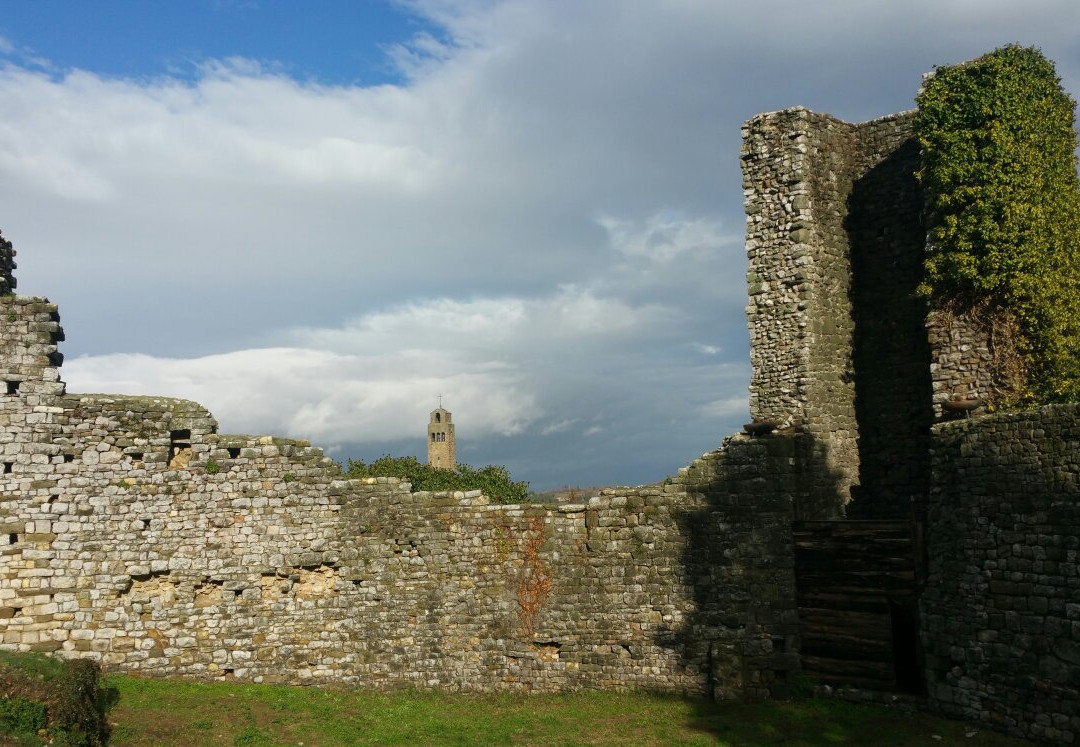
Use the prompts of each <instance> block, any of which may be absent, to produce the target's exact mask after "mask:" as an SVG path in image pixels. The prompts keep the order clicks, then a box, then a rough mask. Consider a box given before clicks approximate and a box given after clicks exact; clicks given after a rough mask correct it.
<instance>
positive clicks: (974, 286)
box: [915, 45, 1080, 403]
mask: <svg viewBox="0 0 1080 747" xmlns="http://www.w3.org/2000/svg"><path fill="white" fill-rule="evenodd" d="M918 105H919V110H918V114H917V116H916V125H915V126H916V133H917V135H918V138H919V142H920V143H921V145H922V148H923V153H924V157H923V166H922V170H921V173H920V178H921V180H922V182H923V184H924V186H925V187H926V191H927V194H928V199H929V205H928V207H929V218H930V226H929V238H930V252H929V254H928V256H927V259H926V276H925V281H924V283H923V284H922V286H921V288H920V291H921V293H922V294H923V295H924V296H925V297H927V298H928V299H929V300H930V302H931V305H932V306H937V307H944V308H949V309H950V310H954V311H959V312H967V311H971V310H979V311H980V312H984V313H982V314H981V315H982V316H984V317H986V316H987V315H989V317H990V318H992V319H997V320H999V321H1001V323H1002V324H1003V325H1005V326H1015V329H1016V332H1017V336H1016V352H1017V354H1018V356H1019V359H1020V362H1021V369H1022V371H1023V378H1024V379H1025V381H1024V384H1023V385H1022V387H1021V391H1019V392H1017V393H1016V395H1015V398H1016V399H1017V400H1020V401H1022V402H1023V401H1027V402H1028V403H1041V402H1053V401H1077V400H1080V183H1078V180H1077V173H1076V160H1075V156H1074V151H1075V149H1076V132H1075V130H1074V127H1073V123H1074V109H1075V102H1074V101H1073V100H1072V99H1071V98H1070V97H1069V96H1068V94H1066V93H1065V92H1064V91H1063V90H1062V88H1061V82H1060V80H1059V78H1058V76H1057V74H1056V72H1055V70H1054V65H1053V63H1052V62H1050V61H1049V60H1047V59H1046V58H1045V57H1044V56H1043V55H1042V53H1041V52H1040V51H1039V50H1038V49H1035V48H1025V47H1020V46H1016V45H1010V46H1006V47H1003V48H1001V49H997V50H995V51H993V52H991V53H989V54H987V55H985V56H983V57H980V58H978V59H976V60H973V61H972V62H969V63H964V64H962V65H956V66H952V67H942V68H938V69H937V70H935V72H934V75H933V76H932V77H931V78H930V79H929V80H928V81H927V83H926V85H925V86H924V88H923V90H922V91H921V92H920V94H919V97H918Z"/></svg>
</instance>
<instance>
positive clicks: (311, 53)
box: [0, 0, 438, 85]
mask: <svg viewBox="0 0 1080 747" xmlns="http://www.w3.org/2000/svg"><path fill="white" fill-rule="evenodd" d="M0 17H2V22H0V36H3V37H5V38H6V39H8V40H17V43H18V45H19V47H20V48H21V49H22V50H24V59H33V58H34V57H37V58H40V59H42V60H48V61H49V63H50V65H51V66H53V67H55V68H56V69H59V70H67V69H71V68H81V69H84V70H92V71H94V72H96V73H100V74H102V75H108V76H118V77H143V76H160V75H170V76H177V77H181V78H186V79H189V80H190V79H194V78H195V77H197V75H198V72H199V65H200V64H201V63H203V62H205V61H206V60H214V59H226V58H229V57H244V58H247V59H250V60H256V61H261V62H263V63H264V64H265V65H266V66H267V67H268V68H270V69H275V70H279V71H280V72H282V73H284V74H287V75H289V76H292V77H295V78H298V79H301V80H314V81H318V82H320V83H327V84H337V85H378V84H380V83H400V82H402V74H401V71H400V69H398V68H397V66H395V65H394V64H393V63H392V62H391V61H388V60H387V56H386V48H387V47H389V46H391V45H394V44H402V43H405V42H407V41H409V40H410V39H411V38H412V37H414V36H415V35H416V34H419V33H429V34H437V33H438V29H437V28H436V27H435V26H433V25H432V24H430V23H427V22H426V21H425V19H424V18H423V17H422V16H420V15H417V14H415V13H410V12H408V11H407V10H405V9H404V7H402V6H399V5H394V4H392V3H388V2H379V1H376V0H353V1H352V2H328V1H327V2H315V3H297V2H285V1H283V0H278V1H276V2H274V1H272V0H271V1H268V0H259V1H257V2H256V0H189V1H188V2H162V1H161V0H126V1H125V2H117V1H115V0H107V1H106V2H71V1H70V0H64V1H58V0H34V2H8V3H6V4H5V5H4V6H3V11H2V14H0Z"/></svg>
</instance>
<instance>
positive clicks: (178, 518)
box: [0, 297, 805, 697]
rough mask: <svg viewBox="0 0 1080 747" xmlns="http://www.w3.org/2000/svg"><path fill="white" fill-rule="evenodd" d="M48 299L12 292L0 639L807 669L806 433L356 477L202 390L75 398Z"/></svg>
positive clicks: (185, 671)
mask: <svg viewBox="0 0 1080 747" xmlns="http://www.w3.org/2000/svg"><path fill="white" fill-rule="evenodd" d="M60 336H61V332H60V327H59V324H58V317H57V313H56V308H55V306H53V305H52V304H49V303H48V302H47V301H44V300H42V299H23V298H11V297H9V298H5V299H0V340H2V341H3V347H2V349H0V352H2V355H3V358H2V366H3V370H2V371H0V379H4V380H6V381H9V382H15V383H17V385H18V386H17V387H16V388H15V389H14V391H12V392H11V393H10V394H8V395H6V396H4V397H3V398H2V399H0V421H2V422H3V424H4V429H3V435H2V440H0V455H2V456H0V460H2V464H3V474H0V557H2V558H3V564H2V566H0V646H2V647H3V648H7V649H15V650H23V651H44V652H56V653H57V654H59V655H64V656H85V657H91V658H94V659H98V660H100V661H101V662H102V663H103V664H104V665H106V666H107V667H109V668H113V669H122V670H126V671H134V672H140V673H143V674H148V675H184V676H198V677H234V678H242V679H248V680H255V681H264V682H277V681H289V682H300V683H308V682H339V683H351V684H362V685H364V686H365V687H376V688H389V687H399V686H417V687H427V688H442V689H451V690H476V691H491V690H504V689H507V690H535V691H563V690H568V689H577V688H616V689H618V688H649V689H659V690H671V691H680V692H681V691H689V692H698V693H710V692H711V693H714V694H715V695H716V696H717V697H735V696H742V695H748V696H764V695H768V694H783V693H785V692H786V691H787V688H788V680H789V677H790V675H791V674H792V673H793V672H795V671H797V669H798V658H797V655H796V653H795V652H796V651H797V640H796V635H797V620H796V618H795V605H794V582H793V578H792V571H791V568H792V561H791V557H792V550H791V537H790V523H791V518H792V511H793V509H792V506H793V505H794V502H795V491H796V488H797V485H798V480H797V475H796V474H795V472H794V470H795V467H794V460H793V459H792V454H793V453H794V451H795V450H796V449H798V448H802V447H801V446H800V443H802V441H805V438H804V437H779V436H777V437H770V438H767V439H751V438H749V437H746V436H740V437H736V438H733V439H731V440H730V441H729V442H728V443H727V444H726V445H725V446H724V447H723V448H722V449H719V450H717V451H716V452H713V453H710V454H707V455H705V456H704V457H702V459H700V460H698V461H697V462H695V463H694V464H693V465H691V466H690V467H689V468H687V469H686V470H684V471H683V473H682V474H680V475H678V476H675V477H673V478H672V479H670V480H669V481H668V483H667V484H665V485H661V486H653V487H644V488H634V489H619V490H608V491H605V492H604V494H602V495H598V496H594V497H592V498H590V499H589V500H588V502H587V503H584V504H578V505H563V506H559V507H557V508H555V507H551V506H548V507H538V506H502V505H495V504H493V503H492V502H491V501H489V500H488V499H487V498H485V497H484V496H482V495H480V494H479V493H443V494H429V493H414V492H411V490H410V487H409V485H408V483H404V482H401V481H398V480H395V479H387V478H380V479H374V478H370V479H366V480H351V479H343V478H342V477H341V475H340V471H339V469H338V467H337V465H336V464H334V463H333V462H332V461H331V460H328V459H326V458H325V457H324V456H323V454H322V452H321V451H320V450H319V449H316V448H312V447H311V446H309V445H308V444H307V443H306V442H303V441H292V440H284V439H274V438H270V437H253V436H240V435H236V436H230V435H223V434H219V433H217V432H216V431H217V423H216V422H215V421H214V419H213V418H212V417H211V415H210V413H208V412H207V411H206V410H205V409H204V408H202V407H201V406H199V405H197V404H195V403H192V402H185V401H182V400H175V399H168V398H156V397H127V396H115V395H78V394H69V393H67V392H66V391H65V390H64V385H63V383H62V382H60V380H59V376H58V371H57V365H58V364H59V356H58V355H57V353H56V341H57V339H59V337H60Z"/></svg>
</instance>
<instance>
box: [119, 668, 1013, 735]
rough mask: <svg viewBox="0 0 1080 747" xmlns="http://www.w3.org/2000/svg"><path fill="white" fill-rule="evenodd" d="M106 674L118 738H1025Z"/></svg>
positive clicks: (766, 708) (611, 705) (691, 711)
mask: <svg viewBox="0 0 1080 747" xmlns="http://www.w3.org/2000/svg"><path fill="white" fill-rule="evenodd" d="M106 683H107V685H108V686H109V687H111V688H114V691H113V695H114V697H115V699H116V700H115V705H114V706H113V707H112V709H111V710H110V711H109V722H110V723H111V724H112V739H111V740H110V744H115V745H181V744H182V745H193V744H195V745H202V744H207V745H210V744H213V745H221V744H225V745H304V746H305V747H312V746H314V745H347V744H410V745H477V744H479V745H495V744H536V745H541V744H542V745H578V744H586V745H601V744H635V745H639V744H640V745H669V744H687V745H695V744H709V745H715V744H722V745H727V744H730V745H765V744H785V745H844V744H849V745H870V744H873V745H913V744H935V745H950V744H956V745H959V744H964V745H972V746H973V745H976V744H978V745H980V746H981V745H991V746H993V745H1002V746H1004V745H1020V744H1025V743H1024V742H1022V741H1020V740H1013V739H1008V738H1005V737H1002V736H999V735H997V734H993V733H990V732H986V731H983V730H977V729H976V728H975V727H971V726H968V725H966V724H962V723H959V722H955V721H948V720H943V719H937V718H931V717H929V716H925V715H922V714H919V715H913V716H911V715H904V714H902V713H900V712H898V711H892V710H889V709H884V708H878V707H871V706H857V705H852V704H848V703H841V702H836V701H825V700H803V701H795V702H789V703H757V704H730V705H729V704H724V705H716V704H713V703H710V702H707V701H703V700H698V699H694V698H684V697H678V696H669V695H654V694H646V693H595V692H589V693H575V694H567V695H540V696H516V695H488V696H472V695H446V694H439V693H428V692H411V691H406V692H397V693H371V692H362V691H352V690H319V689H315V688H299V687H285V686H276V685H248V684H233V683H220V684H204V683H194V682H182V681H176V680H146V679H139V678H136V677H130V676H126V675H114V676H111V677H109V678H107V680H106ZM973 732H975V733H973ZM934 735H936V737H935V736H934ZM937 737H940V739H938V738H937Z"/></svg>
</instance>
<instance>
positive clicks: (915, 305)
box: [844, 138, 933, 519]
mask: <svg viewBox="0 0 1080 747" xmlns="http://www.w3.org/2000/svg"><path fill="white" fill-rule="evenodd" d="M918 166H919V145H918V142H917V141H916V140H915V139H914V138H911V139H908V140H907V141H905V142H904V143H903V144H902V145H901V146H900V147H899V148H897V149H895V150H894V151H892V152H891V153H889V154H888V155H887V156H885V157H884V158H883V159H882V160H881V161H880V162H879V163H877V164H876V165H875V166H873V167H871V168H870V169H868V170H867V171H866V173H865V174H864V175H863V176H862V177H860V178H859V179H857V180H856V181H855V182H854V184H853V185H852V189H851V195H850V197H849V199H848V216H847V219H846V221H845V224H844V228H845V230H846V232H847V234H848V239H849V241H850V245H851V272H852V282H851V305H852V313H853V316H854V322H855V331H854V342H853V348H854V349H853V351H852V363H853V369H854V372H855V417H856V421H857V422H858V427H859V483H860V487H859V488H858V489H857V490H855V491H854V496H853V498H854V500H853V503H852V505H851V506H850V507H849V510H848V516H849V517H850V518H860V519H869V518H894V519H907V518H909V517H910V516H911V514H912V510H913V508H914V510H915V513H916V515H917V516H919V517H923V516H924V515H925V512H926V496H927V494H928V492H929V486H930V426H931V425H932V423H933V407H932V386H931V378H930V345H929V342H928V340H927V333H926V311H927V309H926V303H925V301H924V300H923V299H922V298H919V297H918V296H917V295H916V288H917V287H918V285H919V283H920V282H921V281H922V277H923V258H924V254H925V241H926V229H925V228H924V227H923V225H922V219H921V216H922V210H923V198H922V192H921V190H920V187H919V183H918V181H917V179H916V177H915V171H916V169H917V168H918Z"/></svg>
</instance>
